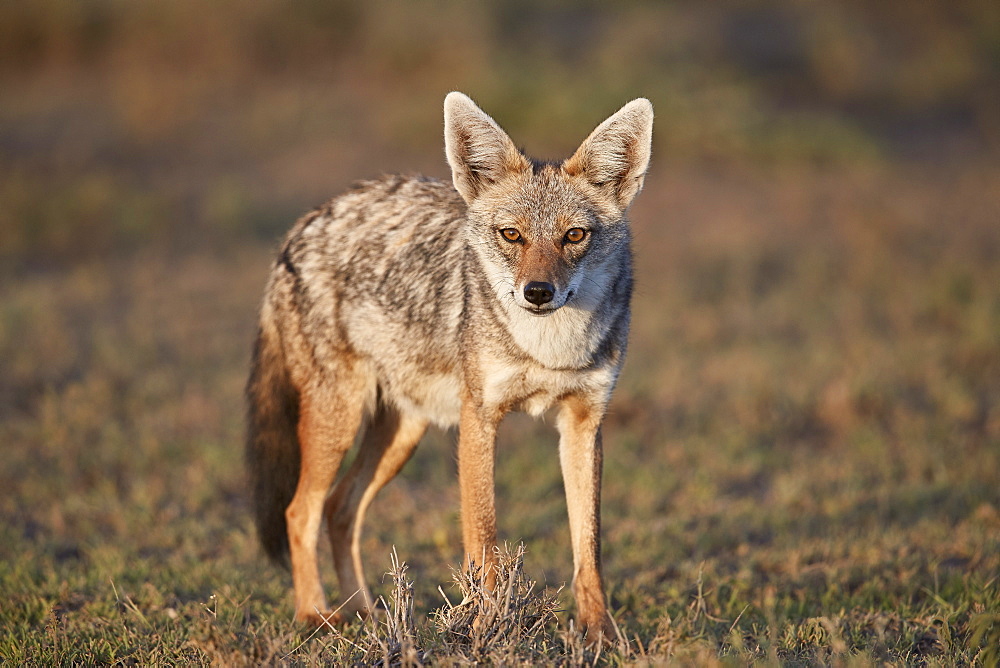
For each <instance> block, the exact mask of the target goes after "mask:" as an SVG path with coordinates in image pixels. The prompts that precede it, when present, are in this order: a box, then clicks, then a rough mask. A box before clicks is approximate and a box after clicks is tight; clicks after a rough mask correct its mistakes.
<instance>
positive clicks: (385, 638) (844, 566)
mask: <svg viewBox="0 0 1000 668" xmlns="http://www.w3.org/2000/svg"><path fill="white" fill-rule="evenodd" d="M195 7H196V5H194V4H189V3H183V2H181V3H172V4H166V3H159V4H158V3H148V4H135V5H128V6H126V5H116V4H114V3H93V4H90V5H87V4H83V3H77V4H73V3H59V2H44V3H35V4H30V5H29V4H25V5H23V6H12V5H5V6H4V8H3V9H2V10H0V26H3V27H2V28H0V32H3V38H2V39H0V44H2V45H3V46H0V56H2V61H0V65H2V67H0V73H2V78H3V87H4V90H5V93H4V94H3V96H2V98H0V151H2V152H0V198H2V199H0V234H2V235H3V238H2V244H0V259H2V260H3V267H2V268H0V280H2V283H0V439H2V442H3V444H4V451H3V453H4V454H3V457H2V459H0V485H2V487H3V489H4V493H3V494H2V495H0V517H2V522H0V557H2V562H0V660H2V661H3V662H4V663H5V664H14V665H16V664H29V665H31V664H34V665H52V664H79V663H84V664H114V663H123V664H140V665H147V664H160V663H165V664H175V663H180V662H184V663H188V662H193V663H201V664H209V663H217V664H243V663H248V664H258V663H282V664H285V663H287V664H300V663H315V662H327V663H333V664H341V663H348V662H362V663H373V662H376V661H379V660H383V661H384V660H388V662H390V663H392V662H398V663H405V662H408V661H409V662H425V663H445V664H448V663H454V662H459V663H461V662H470V661H477V660H478V661H488V662H495V663H516V662H524V663H541V662H552V663H560V662H562V663H581V662H592V661H598V662H606V663H610V664H619V663H625V664H628V663H646V662H650V663H661V662H669V661H675V662H677V663H680V664H698V665H702V664H713V663H720V662H721V663H728V664H736V665H741V664H746V663H763V664H779V663H787V664H805V665H811V664H859V665H867V664H873V663H878V664H883V663H887V664H893V665H911V664H917V665H923V664H931V665H934V664H941V665H968V664H973V665H979V664H982V665H995V664H996V662H997V660H998V658H1000V194H998V193H1000V162H998V160H997V155H998V154H997V137H998V136H1000V135H998V133H997V130H998V121H997V119H998V118H1000V115H994V112H995V111H996V110H997V106H996V97H995V95H996V90H998V88H997V86H996V84H997V80H998V78H1000V75H998V73H997V69H996V64H995V58H996V47H995V44H996V43H997V39H998V35H1000V29H998V25H997V20H996V19H997V14H996V11H995V10H994V9H991V6H990V5H989V3H983V4H978V3H975V2H971V3H958V4H955V3H950V4H949V5H947V7H946V6H944V5H941V6H938V5H931V4H928V5H924V7H925V9H924V10H921V12H915V13H910V14H906V15H905V18H906V19H907V20H905V21H904V20H901V19H900V16H897V15H894V14H892V12H890V11H889V10H879V9H863V8H862V7H860V6H854V5H851V4H847V3H845V4H844V5H837V6H836V8H834V9H829V8H828V9H826V10H823V11H824V13H817V12H819V10H817V9H815V8H814V9H811V10H807V9H804V8H803V7H801V6H798V5H796V7H797V9H789V8H788V7H786V6H785V5H784V4H783V3H775V2H772V3H763V4H761V5H759V6H757V8H756V9H755V10H752V11H749V13H748V10H743V13H742V14H740V13H738V12H734V13H733V16H735V18H733V16H728V15H725V13H722V14H720V15H716V13H714V12H705V11H699V10H697V9H684V8H677V7H674V8H655V7H653V6H637V7H636V8H633V9H631V10H629V11H627V12H621V14H620V15H618V14H616V15H614V16H611V15H610V14H609V10H601V9H598V8H596V7H592V8H590V9H587V10H579V11H575V10H571V9H568V8H566V7H564V6H553V7H554V8H550V9H548V10H544V9H543V10H537V9H536V10H531V11H528V10H527V9H526V8H525V7H522V6H520V5H517V4H515V3H499V4H498V5H497V8H496V9H493V10H486V9H483V8H482V7H478V6H467V5H456V6H452V7H451V8H450V11H448V12H446V15H435V16H434V17H433V18H428V17H427V12H425V11H422V10H421V11H418V10H406V9H401V8H399V7H394V6H388V5H382V4H379V3H373V4H372V5H368V6H366V7H367V8H366V9H358V8H356V7H355V6H353V5H341V4H335V3H315V4H309V3H304V4H303V5H301V6H300V7H299V9H298V10H296V11H295V12H289V11H285V8H284V6H283V5H281V4H280V3H277V4H276V3H258V4H255V5H253V9H246V8H245V6H240V8H239V9H236V8H235V7H236V6H235V5H233V4H232V3H228V2H219V3H217V4H216V5H214V7H215V9H214V10H212V11H208V12H207V13H206V12H205V11H204V10H203V9H199V10H198V11H195V9H194V8H195ZM197 7H200V5H197ZM927 7H929V8H930V9H927ZM532 12H534V13H532ZM720 16H721V17H722V18H720ZM195 18H196V19H197V20H193V19H195ZM390 19H391V20H390ZM775 26H777V27H775ZM762 27H763V28H768V29H771V30H774V31H776V33H775V34H777V35H778V36H779V37H780V36H782V35H783V36H784V41H782V40H781V39H777V38H775V39H772V40H770V41H768V40H765V41H764V42H763V43H764V44H765V45H766V44H772V43H773V42H775V41H776V42H777V43H779V44H783V45H784V46H783V47H782V49H778V52H777V55H775V52H774V51H773V49H772V50H768V48H766V46H765V47H762V46H761V42H759V40H758V41H754V39H752V36H753V35H755V34H757V33H759V32H760V31H761V30H762V29H763V28H762ZM573 31H582V34H584V35H585V36H586V37H587V44H588V48H587V50H586V51H582V50H580V49H581V47H579V45H578V43H577V40H576V39H575V37H573V36H574V35H575V34H576V33H574V32H573ZM755 31H756V32H755ZM765 32H766V31H765ZM568 33H569V34H570V37H567V34H568ZM747 35H750V36H751V37H746V36H747ZM802 35H807V36H809V39H806V38H804V37H802ZM445 36H447V37H448V38H449V39H447V40H445V39H444V37H445ZM713 36H714V37H718V39H716V40H715V41H713V40H712V39H710V38H712V37H713ZM790 36H791V37H794V36H798V37H797V38H796V39H792V38H791V37H790ZM822 39H826V40H827V42H824V43H823V44H822V46H823V48H822V49H820V48H812V49H810V48H807V47H809V45H814V44H815V41H816V40H822ZM991 45H992V46H991ZM317 52H322V53H323V56H322V57H316V53H317ZM858 54H861V55H858ZM984 54H985V55H984ZM639 56H641V62H642V63H643V64H642V66H641V67H640V66H635V67H629V66H627V64H629V63H633V62H639ZM775 58H777V59H778V62H777V64H775V62H774V59H775ZM782 59H784V60H782ZM859 59H860V64H859V62H858V61H859ZM580 70H582V71H580ZM789 72H790V73H789ZM452 88H458V89H462V90H464V91H465V92H468V93H470V94H471V95H473V97H475V98H477V99H478V100H479V101H480V102H481V103H482V104H483V106H484V108H486V109H487V111H489V112H491V113H494V115H495V116H496V117H497V119H498V120H499V121H500V122H501V123H502V124H504V125H505V126H506V127H507V128H508V130H510V131H511V133H512V135H513V136H514V137H515V140H516V141H519V142H521V143H523V144H524V145H525V146H526V147H527V148H528V149H529V151H534V152H536V153H537V154H540V155H542V156H545V155H560V154H563V155H565V154H568V153H569V152H570V151H572V149H573V148H574V146H575V143H576V142H578V141H579V140H580V139H582V138H583V137H584V136H585V135H586V133H587V132H589V130H590V129H591V128H592V126H593V125H594V124H595V123H597V122H598V121H600V120H601V119H602V118H604V117H605V116H606V115H607V114H609V113H610V112H612V111H614V109H616V108H617V107H618V105H620V104H621V103H623V102H624V101H626V100H627V99H629V98H630V97H634V96H636V95H639V94H644V95H647V96H649V97H650V98H651V99H652V101H653V103H654V106H655V107H656V109H657V114H658V116H657V127H656V133H657V140H656V144H655V146H654V165H653V169H652V172H651V175H650V177H649V179H648V180H647V184H646V189H645V191H644V192H643V193H642V194H641V195H640V196H639V199H638V200H637V203H636V205H635V207H634V209H633V211H632V218H633V220H634V225H635V236H636V243H635V247H636V251H637V256H638V281H639V287H638V291H637V294H636V298H635V303H634V313H635V316H634V329H633V334H632V344H631V349H630V353H629V359H628V362H627V364H626V369H625V372H624V374H623V377H622V380H621V384H620V386H619V388H618V391H617V393H616V395H615V398H614V401H613V402H612V407H611V412H610V416H609V419H608V421H607V425H606V429H605V485H604V497H603V508H604V531H603V535H604V541H605V543H604V544H605V549H604V557H605V576H606V580H607V583H608V587H609V592H608V593H609V598H610V603H611V607H612V610H613V612H614V616H615V619H616V621H617V623H618V625H619V627H620V630H621V633H622V638H623V641H620V642H619V643H618V644H617V645H614V646H612V647H609V648H606V649H604V650H602V651H601V652H600V653H599V654H596V655H595V654H594V653H593V652H591V651H590V650H588V649H586V648H584V647H583V646H582V645H581V643H580V641H579V638H578V637H576V635H575V630H574V629H573V628H572V627H571V619H572V607H573V604H572V599H571V597H570V596H568V595H567V593H566V591H565V590H564V591H559V588H560V587H561V586H562V585H563V584H565V583H566V581H567V580H568V579H569V578H570V576H571V572H572V563H571V556H570V550H569V536H568V529H567V525H566V519H565V516H566V509H565V503H564V501H563V500H562V489H561V488H562V485H561V479H560V474H559V469H558V460H557V456H556V450H555V445H556V438H555V434H554V429H553V428H552V425H551V420H550V421H549V424H545V423H539V422H534V421H531V420H527V419H521V418H519V417H514V418H511V419H509V420H508V421H507V422H506V423H505V425H504V429H503V433H502V436H501V440H500V446H499V451H498V452H499V456H498V480H497V498H498V510H499V519H500V534H501V537H502V538H503V539H506V540H508V541H510V543H511V549H512V551H513V546H514V545H516V544H517V543H519V542H522V541H523V543H524V545H525V546H526V550H527V551H526V554H525V555H524V560H523V565H520V566H519V565H518V562H517V560H516V559H515V560H513V562H512V564H511V571H510V581H511V583H512V591H513V593H514V596H513V598H512V599H511V600H513V601H514V605H513V608H512V610H511V611H509V612H510V614H509V615H508V616H507V617H499V618H497V619H496V620H495V624H494V625H493V626H491V627H489V628H487V629H486V631H483V632H480V631H473V630H472V629H471V628H470V627H469V626H468V624H467V621H468V618H467V615H465V613H464V611H463V610H462V609H458V608H454V607H452V606H453V605H454V604H457V603H458V602H459V601H460V600H461V599H462V598H463V589H462V587H463V586H464V587H466V589H468V588H470V587H471V588H472V589H475V583H474V582H471V583H470V582H469V581H467V580H463V579H462V577H457V580H458V581H460V582H461V583H462V584H461V585H460V584H458V583H456V582H455V581H454V580H455V579H456V578H453V573H452V571H451V569H450V565H454V564H457V563H458V561H459V558H460V535H459V533H460V532H459V525H458V521H457V519H458V494H457V486H456V477H455V462H454V434H449V433H440V432H439V433H434V434H432V435H431V436H430V437H429V438H428V439H427V441H426V442H425V444H424V445H423V446H422V447H421V448H420V449H418V451H417V453H416V455H415V456H414V458H413V460H412V461H411V462H410V463H409V464H408V465H407V467H406V468H405V469H404V471H403V473H402V474H401V475H400V477H399V478H398V479H397V480H395V481H394V482H392V483H391V484H390V485H389V486H388V487H387V488H386V489H385V490H384V491H383V492H382V494H381V495H380V497H379V498H378V499H377V500H376V502H375V504H374V506H373V507H372V509H371V511H370V513H369V522H368V530H367V533H366V536H365V555H366V562H367V567H368V574H369V579H370V580H371V581H372V584H373V585H374V589H375V592H376V595H384V596H385V597H386V599H387V603H388V606H389V608H390V614H389V615H387V616H386V617H385V618H384V619H383V621H380V622H378V623H369V624H367V625H362V624H356V625H354V626H351V627H348V628H346V629H343V630H342V631H341V632H340V633H329V634H320V635H316V636H314V637H310V635H309V634H308V633H307V632H305V631H304V630H303V629H301V628H299V627H298V626H296V625H295V624H293V623H292V621H291V614H292V602H291V595H290V586H291V582H290V577H289V575H288V574H287V573H286V572H284V571H281V570H279V569H278V568H276V567H273V566H271V565H269V564H267V563H266V562H265V561H264V559H263V557H262V556H261V554H260V551H259V549H258V547H257V545H256V542H255V536H254V534H253V530H252V526H251V523H250V520H249V512H248V504H247V498H246V486H245V482H244V477H243V469H242V430H243V422H242V418H243V406H242V386H243V383H244V380H245V374H246V371H247V363H248V355H249V345H250V341H251V338H252V335H253V328H254V318H255V310H256V307H257V302H258V299H259V297H260V294H261V291H262V289H263V285H264V281H265V278H266V274H267V269H268V265H269V262H270V260H271V254H272V253H273V251H274V248H275V246H276V243H277V240H278V239H279V238H280V235H281V233H282V232H283V230H284V229H285V228H286V227H287V226H288V225H290V224H291V222H292V220H293V219H294V218H295V217H296V216H297V215H298V214H300V213H302V212H303V211H305V210H306V209H308V208H309V207H311V206H312V205H314V204H316V203H318V202H319V201H320V200H321V199H323V198H325V197H327V196H329V195H332V194H335V193H336V192H337V191H338V190H340V189H342V188H343V187H344V186H346V184H347V183H349V181H350V180H351V179H352V178H355V177H364V176H370V175H372V174H377V173H378V172H379V171H380V170H386V171H397V170H398V171H423V172H425V173H429V174H431V175H434V176H438V177H441V178H447V176H448V175H447V172H446V169H445V165H444V159H443V152H442V149H441V146H440V133H441V130H440V103H441V100H442V99H443V97H444V94H445V93H446V92H447V91H448V90H450V89H452ZM990 90H992V91H993V92H992V93H990V92H989V91H990ZM393 552H395V554H396V555H398V558H399V560H401V561H403V562H405V564H406V569H405V572H403V569H402V568H399V567H397V568H395V569H394V567H393V559H392V554H393ZM324 565H325V569H326V570H325V573H326V575H327V576H328V583H329V587H330V591H331V593H333V592H335V585H334V583H333V578H332V571H331V569H330V564H329V559H328V558H327V556H326V555H325V554H324ZM390 570H395V571H396V573H397V577H396V578H395V579H394V578H393V577H388V576H386V577H383V575H382V574H383V573H386V572H387V571H390ZM527 580H530V581H535V582H537V584H536V585H535V587H534V588H533V589H532V590H531V591H530V592H528V587H527V584H526V581H527ZM407 583H412V586H410V585H408V584H407ZM526 592H528V593H526ZM553 610H557V612H556V613H555V614H552V611H553ZM463 615H465V616H463ZM519 625H520V626H519ZM490 628H492V629H494V630H496V631H497V633H496V635H495V636H493V637H490V636H489V634H488V631H489V630H490ZM484 633H485V634H486V635H483V634H484ZM463 634H468V636H463ZM477 634H478V635H477Z"/></svg>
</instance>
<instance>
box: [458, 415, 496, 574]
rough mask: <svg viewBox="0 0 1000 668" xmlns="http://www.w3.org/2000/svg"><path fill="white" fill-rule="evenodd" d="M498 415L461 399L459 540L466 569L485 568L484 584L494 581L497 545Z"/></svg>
mask: <svg viewBox="0 0 1000 668" xmlns="http://www.w3.org/2000/svg"><path fill="white" fill-rule="evenodd" d="M501 418H502V414H501V413H499V412H498V411H493V410H488V409H485V408H484V407H483V406H482V405H480V404H479V403H477V402H476V401H475V400H474V399H473V398H471V397H463V401H462V416H461V421H460V423H459V433H458V484H459V488H460V492H461V502H462V540H463V544H464V548H465V558H464V559H463V562H464V564H465V565H467V564H469V563H470V562H475V563H476V564H477V565H479V566H482V567H484V568H486V573H485V575H486V584H487V586H488V587H489V588H491V589H492V587H493V583H494V582H495V581H496V572H495V571H496V569H495V568H494V565H495V564H494V562H495V561H496V555H495V554H494V553H493V548H494V547H496V543H497V516H496V494H495V491H494V481H493V478H494V467H495V460H496V432H497V425H498V424H499V422H500V419H501Z"/></svg>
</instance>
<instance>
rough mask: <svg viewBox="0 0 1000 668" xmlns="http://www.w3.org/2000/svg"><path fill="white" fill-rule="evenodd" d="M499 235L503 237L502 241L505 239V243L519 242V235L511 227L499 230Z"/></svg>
mask: <svg viewBox="0 0 1000 668" xmlns="http://www.w3.org/2000/svg"><path fill="white" fill-rule="evenodd" d="M500 234H502V235H503V238H504V239H506V240H507V241H509V242H511V243H514V242H515V241H520V240H521V233H520V232H518V231H517V230H515V229H514V228H513V227H507V228H504V229H502V230H500Z"/></svg>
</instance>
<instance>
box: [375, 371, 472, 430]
mask: <svg viewBox="0 0 1000 668" xmlns="http://www.w3.org/2000/svg"><path fill="white" fill-rule="evenodd" d="M379 383H380V387H382V389H383V392H384V394H385V398H386V399H387V400H389V401H391V402H392V403H393V404H395V405H396V407H397V408H399V409H400V410H402V411H404V412H407V413H414V414H416V415H420V416H422V417H424V418H426V419H427V420H429V421H430V422H432V423H434V424H436V425H437V426H439V427H453V426H455V425H457V424H458V419H459V414H460V412H461V400H460V398H459V392H460V380H459V376H458V374H436V373H419V372H418V373H410V374H405V375H402V377H401V374H398V373H392V372H389V373H386V374H384V375H383V376H382V378H380V381H379Z"/></svg>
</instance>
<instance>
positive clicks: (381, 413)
mask: <svg viewBox="0 0 1000 668" xmlns="http://www.w3.org/2000/svg"><path fill="white" fill-rule="evenodd" d="M652 125H653V109H652V106H651V105H650V103H649V101H648V100H645V99H637V100H634V101H632V102H629V103H628V104H627V105H625V106H624V107H622V109H621V110H619V111H618V112H617V113H615V114H614V115H612V116H611V117H610V118H608V119H607V120H606V121H604V122H603V123H601V124H600V125H599V126H598V127H597V129H595V130H594V131H593V133H591V135H590V136H589V137H588V138H587V139H586V140H585V141H584V142H583V144H582V145H581V146H580V148H579V149H578V150H577V151H576V152H575V153H574V154H573V156H572V157H570V158H569V159H567V160H564V161H561V162H542V161H537V160H533V159H531V158H528V157H526V156H525V155H524V154H523V153H522V152H521V151H520V150H518V149H517V148H516V147H515V145H514V143H513V142H512V141H511V140H510V138H509V137H508V136H507V135H506V134H505V133H504V131H503V130H502V129H501V128H500V126H499V125H497V123H496V122H495V121H494V120H493V119H492V118H490V117H489V116H488V115H487V114H486V113H484V112H483V111H482V110H481V109H479V107H477V106H476V105H475V103H474V102H473V101H472V100H470V99H469V98H468V97H466V96H465V95H463V94H461V93H458V92H453V93H450V94H449V95H448V96H447V97H446V98H445V101H444V135H445V152H446V155H447V159H448V163H449V165H450V166H451V171H452V177H453V183H454V187H452V185H450V184H446V183H442V182H440V181H436V180H433V179H428V178H422V177H401V176H393V177H387V178H383V179H381V180H375V181H367V182H363V183H360V184H359V185H357V186H356V187H355V188H354V189H353V190H351V191H349V192H347V193H346V194H344V195H341V196H340V197H337V198H335V199H333V200H331V201H330V202H328V203H327V204H325V205H324V206H322V207H321V208H319V209H317V210H315V211H313V212H312V213H309V214H308V215H306V216H304V217H303V218H301V219H300V220H299V221H298V222H297V223H296V224H295V226H294V227H293V228H292V230H291V232H289V234H288V236H287V237H286V238H285V241H284V243H283V245H282V247H281V250H280V252H279V254H278V257H277V260H276V261H275V262H274V265H273V267H272V270H271V274H270V279H269V282H268V285H267V291H266V294H265V297H264V300H263V304H262V306H261V309H260V324H259V329H258V334H257V340H256V344H255V347H254V353H253V366H252V370H251V373H250V379H249V381H248V384H247V391H246V393H247V401H248V404H249V417H248V422H249V430H248V438H247V446H246V460H247V465H248V469H249V475H250V481H251V485H252V490H253V497H254V504H255V510H256V523H257V528H258V532H259V536H260V540H261V542H262V544H263V547H264V549H265V551H266V552H267V554H268V555H270V556H271V557H272V558H273V559H275V560H276V561H278V562H280V563H286V564H287V562H286V561H285V559H286V555H288V553H290V555H291V571H292V577H293V581H294V585H295V616H296V618H297V619H299V620H303V621H307V622H311V623H313V624H322V623H324V622H325V621H332V622H337V621H342V620H343V619H345V618H347V617H353V616H355V615H358V614H360V615H365V614H368V612H369V611H370V610H371V609H372V606H373V600H372V595H371V592H370V591H369V589H368V587H367V586H366V585H365V578H364V572H363V568H362V562H361V554H360V536H361V526H362V521H363V518H364V515H365V510H366V509H367V508H368V505H369V504H370V503H371V501H372V498H373V497H374V496H375V494H376V493H377V492H378V491H379V489H381V488H382V487H383V486H384V485H385V484H386V483H387V482H388V481H389V480H390V479H391V478H392V477H393V476H394V475H396V473H398V472H399V470H400V469H401V468H402V466H403V465H404V464H405V463H406V461H407V459H408V458H409V457H410V455H411V454H412V453H413V450H414V448H415V447H416V445H417V443H418V441H419V440H420V438H421V436H422V435H423V433H424V430H425V429H426V428H427V426H428V425H429V424H431V423H433V424H436V425H440V426H444V427H449V426H453V425H457V426H458V469H459V471H458V473H459V485H460V490H461V504H462V507H461V518H462V536H463V540H464V550H465V559H467V560H470V561H471V560H474V561H476V562H477V563H481V562H482V561H483V560H484V559H485V561H486V567H487V569H489V567H490V565H491V563H492V559H493V547H494V546H495V544H496V514H495V499H494V480H493V476H494V455H495V437H496V432H497V426H498V424H499V423H500V420H501V419H502V418H503V416H504V415H505V414H506V413H508V412H509V411H512V410H523V411H526V412H528V413H530V414H531V415H535V416H537V415H540V414H541V413H543V412H544V411H546V410H547V409H549V408H550V407H554V406H555V407H558V410H559V412H558V420H557V426H558V430H559V434H560V441H559V460H560V464H561V466H562V471H563V479H564V483H565V489H566V499H567V505H568V507H569V524H570V532H571V536H572V543H573V563H574V574H573V575H574V580H573V589H574V592H575V595H576V600H577V607H578V617H579V622H580V624H581V625H582V626H584V627H586V628H587V629H588V635H589V636H590V637H591V638H593V637H598V638H599V637H600V636H601V634H602V633H603V634H607V633H609V632H610V628H611V627H610V625H609V624H610V620H609V617H608V613H607V608H606V603H605V598H604V590H603V584H602V582H601V560H600V484H601V467H602V445H601V421H602V418H603V416H604V413H605V410H606V407H607V403H608V400H609V398H610V396H611V391H612V389H613V387H614V385H615V382H616V380H617V378H618V374H619V371H620V369H621V366H622V362H623V360H624V356H625V348H626V343H627V339H628V329H629V303H630V299H631V292H632V251H631V234H630V231H629V223H628V220H627V219H626V210H627V208H628V206H629V204H630V203H631V202H632V199H633V198H634V197H635V195H636V193H638V192H639V190H640V189H641V188H642V183H643V179H644V177H645V173H646V167H647V165H648V163H649V156H650V142H651V138H652ZM362 429H364V432H363V436H362V437H361V439H360V446H359V447H360V450H359V452H358V454H357V457H356V459H355V460H354V462H353V463H352V465H351V467H350V469H349V470H348V472H347V473H346V474H345V475H344V476H343V478H342V479H341V480H340V482H339V483H338V484H337V485H336V486H335V487H334V489H333V490H332V492H331V487H332V486H333V483H334V480H335V478H336V475H337V469H338V467H339V466H340V463H341V460H342V459H343V457H344V454H345V453H346V452H347V450H348V449H349V448H350V447H351V445H352V443H353V442H354V439H355V436H356V434H357V432H358V431H359V430H362ZM324 518H325V519H326V523H327V527H328V530H329V536H330V542H331V544H332V547H333V558H334V564H335V568H336V571H337V577H338V579H339V581H340V597H341V600H342V603H343V605H342V606H341V607H340V611H339V613H336V614H334V613H332V612H331V611H330V608H328V607H327V603H326V598H325V596H324V594H323V588H322V585H321V583H320V575H319V567H318V564H317V554H316V548H317V541H318V537H319V529H320V523H321V521H322V520H323V519H324Z"/></svg>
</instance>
